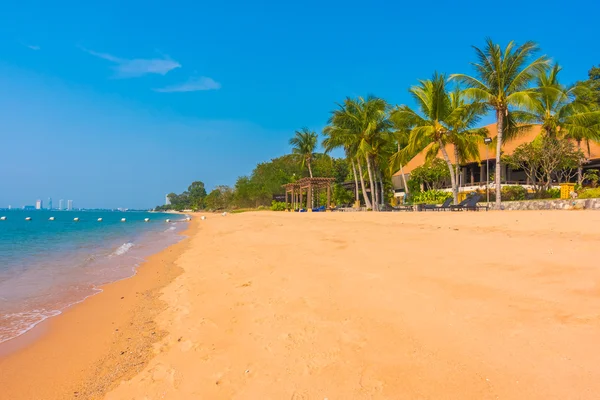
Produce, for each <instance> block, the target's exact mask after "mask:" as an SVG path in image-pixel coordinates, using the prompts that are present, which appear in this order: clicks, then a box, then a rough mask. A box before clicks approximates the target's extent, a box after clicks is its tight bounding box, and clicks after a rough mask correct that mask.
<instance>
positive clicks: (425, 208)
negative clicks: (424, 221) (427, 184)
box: [422, 197, 452, 211]
mask: <svg viewBox="0 0 600 400" xmlns="http://www.w3.org/2000/svg"><path fill="white" fill-rule="evenodd" d="M450 203H452V198H451V197H448V198H447V199H446V200H444V203H442V204H441V205H439V206H437V205H435V204H425V205H424V206H423V209H422V210H423V211H444V210H449V209H450Z"/></svg>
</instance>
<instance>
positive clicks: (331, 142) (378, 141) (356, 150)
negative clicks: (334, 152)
mask: <svg viewBox="0 0 600 400" xmlns="http://www.w3.org/2000/svg"><path fill="white" fill-rule="evenodd" d="M387 110H388V105H387V103H386V102H385V100H383V99H380V98H377V97H374V96H368V97H367V98H366V99H365V98H362V97H358V98H356V99H351V98H346V100H345V101H344V103H343V104H340V105H339V108H338V109H337V110H335V111H333V112H332V115H331V117H330V118H329V123H328V126H327V127H326V128H325V129H324V131H323V132H324V134H325V136H326V142H325V143H324V146H325V148H326V149H327V148H335V147H343V148H344V150H345V151H346V153H347V154H348V156H349V157H351V158H353V159H354V160H355V161H356V164H357V166H358V176H359V178H360V182H361V188H362V192H363V197H364V199H365V203H366V205H367V207H368V208H371V209H373V210H375V211H378V210H379V204H380V203H379V201H380V194H379V191H378V189H377V184H376V181H377V178H378V174H379V167H378V165H377V158H378V156H379V154H380V152H381V150H382V148H383V145H384V143H385V142H386V141H389V140H390V134H391V127H392V126H391V122H390V121H389V119H388V115H387ZM363 161H364V163H365V165H366V167H367V173H368V179H369V188H370V198H369V195H368V194H367V191H366V188H365V184H364V177H363V174H362V162H363ZM381 200H383V199H381Z"/></svg>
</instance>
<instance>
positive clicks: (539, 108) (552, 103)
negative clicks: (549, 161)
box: [530, 64, 600, 184]
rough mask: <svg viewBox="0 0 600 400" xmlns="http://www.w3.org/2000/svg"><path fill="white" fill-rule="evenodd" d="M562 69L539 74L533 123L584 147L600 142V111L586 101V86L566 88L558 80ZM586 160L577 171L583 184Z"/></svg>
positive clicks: (552, 135)
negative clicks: (593, 108)
mask: <svg viewBox="0 0 600 400" xmlns="http://www.w3.org/2000/svg"><path fill="white" fill-rule="evenodd" d="M560 71H561V68H560V66H559V65H558V64H555V65H554V66H553V67H552V69H551V70H550V71H547V72H540V73H539V74H538V75H537V77H536V81H537V88H536V91H537V92H538V97H537V98H536V99H535V101H534V102H533V104H532V106H533V107H532V109H531V110H530V115H531V117H530V118H531V119H532V120H533V121H534V122H536V123H538V124H540V125H541V126H542V130H543V132H544V134H546V135H548V136H550V137H562V138H569V139H573V140H575V142H576V143H577V147H578V148H579V150H581V143H582V142H585V143H586V144H587V145H588V153H589V143H590V141H595V142H600V124H599V122H600V111H595V110H592V109H591V108H590V107H591V105H590V104H589V103H588V102H587V101H585V100H584V99H585V98H586V96H585V93H584V92H585V91H587V90H589V89H587V88H586V87H584V86H579V85H576V86H573V87H571V88H566V87H565V86H563V85H561V84H560V82H559V80H558V74H559V72H560ZM582 162H583V160H580V162H579V165H578V168H577V182H578V183H579V184H581V183H582V181H583V164H582Z"/></svg>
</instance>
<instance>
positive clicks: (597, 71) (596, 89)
mask: <svg viewBox="0 0 600 400" xmlns="http://www.w3.org/2000/svg"><path fill="white" fill-rule="evenodd" d="M577 84H578V86H583V87H585V88H587V89H588V90H587V91H586V92H583V93H580V94H579V96H580V98H581V100H583V101H584V102H586V103H588V104H592V106H593V108H594V109H600V65H598V66H597V67H596V66H594V67H592V69H590V70H589V71H588V79H587V80H585V81H582V82H577Z"/></svg>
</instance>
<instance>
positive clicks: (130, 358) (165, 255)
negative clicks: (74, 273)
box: [0, 219, 198, 400]
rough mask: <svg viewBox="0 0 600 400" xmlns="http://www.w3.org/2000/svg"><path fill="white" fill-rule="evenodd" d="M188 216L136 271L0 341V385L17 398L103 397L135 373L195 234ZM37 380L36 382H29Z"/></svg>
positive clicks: (145, 358) (153, 338)
mask: <svg viewBox="0 0 600 400" xmlns="http://www.w3.org/2000/svg"><path fill="white" fill-rule="evenodd" d="M197 228H198V221H196V220H195V219H192V221H190V222H189V225H188V227H187V228H186V229H185V230H183V231H182V232H180V233H179V234H180V235H181V236H183V238H182V240H180V241H179V242H177V243H175V244H173V245H171V246H169V247H167V248H165V249H163V250H161V251H159V252H158V253H155V254H152V255H150V256H148V257H146V258H145V261H144V262H142V263H141V264H140V265H139V266H138V267H137V268H136V270H135V273H134V275H132V276H131V277H128V278H124V279H121V280H118V281H115V282H111V283H108V284H106V285H102V286H101V287H100V289H101V290H102V291H101V292H99V293H97V294H95V295H92V296H89V297H87V298H86V299H84V300H83V301H81V302H79V303H77V304H74V305H72V306H70V307H69V308H67V309H66V310H64V311H63V312H62V313H61V314H59V315H57V316H54V317H51V318H48V319H46V320H44V321H42V322H40V323H39V324H37V325H36V326H35V327H34V328H32V329H30V330H29V331H27V332H25V333H24V334H22V335H20V336H18V337H16V338H14V339H11V340H9V341H6V342H4V343H2V344H0V387H2V392H3V396H7V398H10V399H14V400H18V399H32V398H40V399H41V398H43V399H48V400H50V399H63V398H67V397H69V398H72V397H75V398H78V399H81V398H83V399H87V398H101V397H102V396H103V395H104V393H106V392H107V391H108V390H110V389H111V388H112V387H113V386H114V385H116V383H118V381H120V380H122V379H127V378H128V377H131V376H133V375H135V374H136V373H137V372H139V371H140V370H141V368H143V366H144V365H145V364H146V363H147V361H148V360H149V359H150V358H151V357H152V345H153V344H154V343H155V342H157V341H159V340H160V339H161V338H162V337H163V336H164V335H165V332H164V331H161V330H159V329H158V328H157V326H156V323H155V322H154V318H155V317H156V315H158V314H159V313H160V312H161V311H162V310H163V309H164V307H165V304H164V302H162V301H161V300H160V299H159V297H160V296H161V292H162V289H163V288H164V287H165V286H166V285H168V284H169V283H170V282H171V281H173V280H174V279H175V278H176V277H177V276H178V275H179V274H181V272H182V270H181V268H179V267H178V266H177V265H176V261H177V259H178V258H179V257H180V256H181V254H183V252H184V251H185V250H186V248H187V246H188V243H189V240H190V238H191V237H192V236H194V234H195V233H196V232H197ZM31 382H36V385H34V386H33V385H31Z"/></svg>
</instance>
